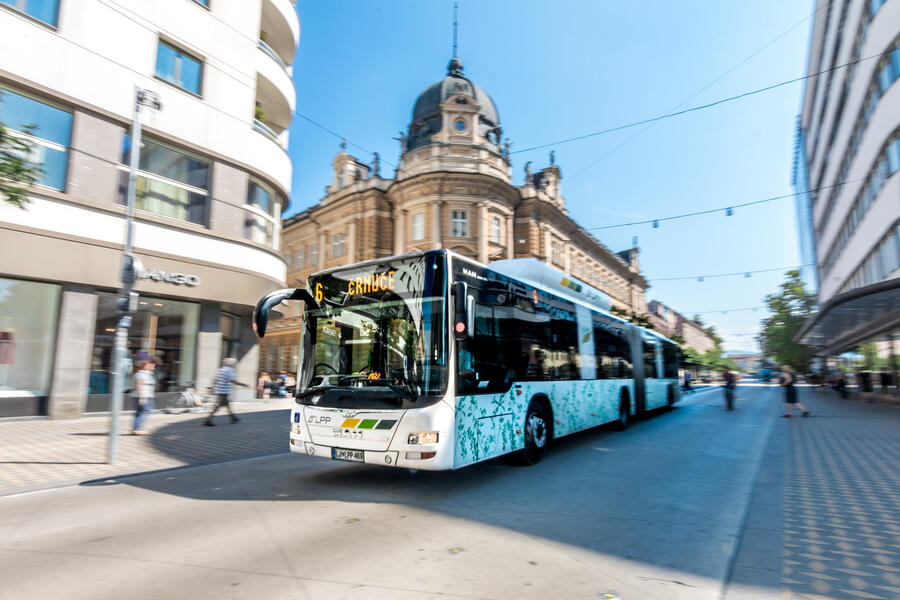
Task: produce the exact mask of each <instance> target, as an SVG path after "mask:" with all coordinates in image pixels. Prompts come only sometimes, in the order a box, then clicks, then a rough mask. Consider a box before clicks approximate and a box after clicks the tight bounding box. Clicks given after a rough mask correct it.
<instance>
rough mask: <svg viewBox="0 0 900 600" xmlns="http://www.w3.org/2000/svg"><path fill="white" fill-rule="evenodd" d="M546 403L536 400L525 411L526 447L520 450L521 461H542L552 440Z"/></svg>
mask: <svg viewBox="0 0 900 600" xmlns="http://www.w3.org/2000/svg"><path fill="white" fill-rule="evenodd" d="M548 419H549V417H548V416H547V411H546V410H545V409H544V405H543V404H541V403H540V402H536V401H534V400H532V401H531V403H530V404H529V405H528V412H526V413H525V447H524V448H522V450H521V451H520V452H519V462H521V463H522V464H524V465H535V464H537V463H539V462H540V461H541V458H542V457H543V456H544V451H545V450H546V449H547V443H548V442H549V441H550V424H549V421H548Z"/></svg>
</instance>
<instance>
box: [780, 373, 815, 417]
mask: <svg viewBox="0 0 900 600" xmlns="http://www.w3.org/2000/svg"><path fill="white" fill-rule="evenodd" d="M781 371H782V373H781V377H779V378H778V385H780V386H781V387H783V388H784V414H783V415H781V416H783V417H785V418H790V417H791V416H793V414H794V406H796V407H797V408H799V409H800V413H801V414H802V415H803V416H804V417H808V416H809V411H808V410H806V407H805V406H803V405H802V404H800V403H799V402H797V389H796V388H795V387H794V383H795V378H794V371H793V369H791V367H790V366H788V365H783V366H782V367H781Z"/></svg>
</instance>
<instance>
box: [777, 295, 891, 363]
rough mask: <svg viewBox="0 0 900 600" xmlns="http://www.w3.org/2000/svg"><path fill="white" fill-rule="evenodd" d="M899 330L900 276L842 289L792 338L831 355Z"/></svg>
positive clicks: (821, 353) (820, 352)
mask: <svg viewBox="0 0 900 600" xmlns="http://www.w3.org/2000/svg"><path fill="white" fill-rule="evenodd" d="M897 329H900V278H895V279H888V280H887V281H879V282H878V283H873V284H872V285H867V286H865V287H861V288H857V289H855V290H851V291H849V292H844V293H843V294H839V295H837V296H835V297H833V298H832V299H831V300H829V301H828V302H826V303H825V304H824V305H823V306H822V307H821V308H820V309H819V312H817V313H816V314H814V315H813V316H811V317H810V318H809V319H808V320H807V321H806V323H804V325H803V327H802V328H801V329H800V331H799V332H798V333H797V335H796V336H795V337H794V339H795V340H796V341H798V342H800V343H803V344H808V345H810V346H818V347H819V349H818V350H817V352H816V354H818V355H821V356H833V355H836V354H840V353H842V352H846V351H848V350H850V349H852V348H854V347H856V346H857V345H858V344H860V343H862V342H865V341H869V340H872V339H874V338H877V337H878V336H881V335H884V334H886V333H890V332H892V331H895V330H897Z"/></svg>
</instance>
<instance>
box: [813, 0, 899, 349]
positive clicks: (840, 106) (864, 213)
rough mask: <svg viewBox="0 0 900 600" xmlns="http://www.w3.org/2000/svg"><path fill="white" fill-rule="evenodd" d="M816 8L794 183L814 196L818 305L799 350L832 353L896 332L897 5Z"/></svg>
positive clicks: (853, 2)
mask: <svg viewBox="0 0 900 600" xmlns="http://www.w3.org/2000/svg"><path fill="white" fill-rule="evenodd" d="M816 8H817V11H816V13H815V19H814V24H813V30H812V38H811V46H810V53H809V64H808V67H807V72H808V73H822V75H819V76H817V77H812V78H810V79H808V80H807V82H806V88H805V90H804V96H803V105H802V114H801V116H800V128H801V131H800V134H799V136H798V139H799V143H800V144H802V147H801V148H799V149H798V152H797V155H798V157H799V158H798V160H799V161H801V164H800V167H801V168H802V171H803V173H802V174H801V176H800V177H799V178H795V179H797V180H798V181H799V182H800V183H801V184H802V185H805V186H808V189H809V193H810V196H809V199H810V213H811V228H812V244H808V246H810V247H812V248H814V250H815V263H816V270H817V280H818V301H819V305H820V311H819V314H818V315H817V321H816V323H818V324H819V326H817V327H814V328H813V329H815V330H816V331H812V330H807V331H806V332H805V333H804V340H805V341H806V342H808V343H816V344H819V345H820V346H822V347H823V348H824V350H825V352H826V353H831V352H842V351H844V350H847V349H850V348H852V347H853V346H854V345H855V344H856V343H858V342H859V341H862V340H865V339H867V338H871V337H872V336H879V335H882V334H885V333H887V332H890V331H891V330H892V329H893V328H896V326H897V324H898V323H897V322H893V323H891V322H886V321H885V319H884V317H885V316H886V315H885V313H884V310H883V308H882V306H881V305H882V304H884V303H885V302H883V301H886V300H887V299H888V296H884V295H883V294H882V293H881V292H889V295H890V294H894V293H895V292H890V289H889V288H892V286H893V284H888V283H885V282H887V281H890V280H893V279H896V278H897V277H898V275H900V202H898V197H900V174H898V171H900V84H898V83H897V81H898V79H900V0H835V1H830V0H818V2H817V3H816ZM842 65H847V66H842ZM800 227H801V239H802V238H803V237H804V229H805V228H808V227H809V225H808V224H807V223H806V222H805V220H804V219H801V223H800ZM873 286H874V287H873ZM873 294H874V295H873ZM866 296H869V299H868V300H866V299H861V298H864V297H866ZM877 298H881V300H877ZM851 299H861V300H859V301H858V302H854V303H853V304H852V305H848V304H846V302H848V301H850V300H851ZM890 300H891V301H888V302H886V304H885V305H886V306H890V305H891V304H896V303H895V302H893V300H894V296H892V295H891V296H890ZM840 307H842V308H840ZM860 311H863V312H865V313H867V315H868V317H866V318H861V315H862V313H861V312H860ZM897 317H898V319H897V321H900V315H897ZM825 320H828V324H827V326H826V324H825ZM810 327H812V324H811V325H810Z"/></svg>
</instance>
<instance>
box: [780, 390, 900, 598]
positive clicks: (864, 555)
mask: <svg viewBox="0 0 900 600" xmlns="http://www.w3.org/2000/svg"><path fill="white" fill-rule="evenodd" d="M800 402H802V403H803V404H805V405H806V406H807V407H808V408H809V409H810V410H811V411H812V415H811V416H810V417H809V418H807V419H803V418H792V419H780V421H781V423H780V424H779V427H781V428H782V429H783V431H784V435H785V436H786V439H785V441H786V454H787V460H786V464H785V470H784V544H783V546H784V547H783V558H784V565H783V569H782V583H783V586H784V589H785V590H786V592H785V595H784V596H785V597H786V598H796V599H799V598H804V599H805V598H809V599H816V600H820V599H826V598H827V599H830V598H841V599H846V598H878V599H885V600H894V599H897V598H900V511H898V507H900V406H898V405H896V404H886V403H865V402H861V401H859V400H842V399H840V398H839V397H838V396H837V394H836V393H834V392H831V391H817V390H814V389H812V388H804V389H801V391H800ZM775 433H778V432H777V431H776V432H775Z"/></svg>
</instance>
